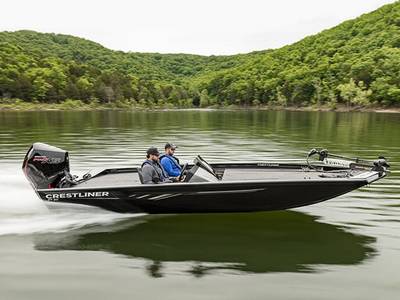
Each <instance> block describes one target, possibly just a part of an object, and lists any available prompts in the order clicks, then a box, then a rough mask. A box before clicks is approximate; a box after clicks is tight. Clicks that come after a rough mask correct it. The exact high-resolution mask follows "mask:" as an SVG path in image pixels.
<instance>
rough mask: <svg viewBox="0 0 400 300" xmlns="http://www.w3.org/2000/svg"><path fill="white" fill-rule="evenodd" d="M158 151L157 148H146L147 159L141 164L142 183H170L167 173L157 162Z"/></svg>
mask: <svg viewBox="0 0 400 300" xmlns="http://www.w3.org/2000/svg"><path fill="white" fill-rule="evenodd" d="M159 157H160V152H158V150H157V148H155V147H150V148H149V149H147V159H146V160H145V161H144V162H143V164H142V177H143V183H171V182H173V180H171V179H170V178H169V177H168V174H167V173H166V172H165V170H164V168H163V167H162V166H161V164H160V163H159V160H158V158H159Z"/></svg>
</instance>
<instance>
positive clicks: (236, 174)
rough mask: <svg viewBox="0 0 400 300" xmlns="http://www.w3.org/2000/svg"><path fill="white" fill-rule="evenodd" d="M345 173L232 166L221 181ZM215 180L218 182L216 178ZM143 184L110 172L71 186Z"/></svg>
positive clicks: (327, 177)
mask: <svg viewBox="0 0 400 300" xmlns="http://www.w3.org/2000/svg"><path fill="white" fill-rule="evenodd" d="M363 172H365V170H352V174H351V175H352V176H355V175H358V174H361V173H363ZM340 174H343V175H344V174H345V173H326V172H325V173H324V172H319V171H305V170H302V169H284V170H282V169H268V168H266V169H254V168H253V169H251V168H249V169H247V168H232V169H228V168H227V169H225V170H224V173H223V178H222V180H221V181H219V182H229V181H240V182H243V181H259V180H266V181H287V180H294V181H301V180H310V179H315V180H324V179H325V180H330V179H332V178H333V179H337V178H338V176H337V175H339V178H340V177H342V178H344V177H345V176H340ZM213 182H218V181H217V180H216V179H215V181H214V180H213ZM137 185H141V182H140V179H139V175H138V173H137V172H133V171H131V172H118V173H108V174H104V175H100V176H95V177H93V178H91V179H89V180H87V181H85V182H82V183H80V184H78V185H76V186H73V187H71V188H93V187H110V186H112V187H121V186H137Z"/></svg>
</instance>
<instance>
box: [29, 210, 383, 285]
mask: <svg viewBox="0 0 400 300" xmlns="http://www.w3.org/2000/svg"><path fill="white" fill-rule="evenodd" d="M374 242H375V239H374V238H371V237H367V236H362V235H357V234H354V233H350V232H348V231H345V230H344V229H342V228H339V227H337V226H334V225H330V224H325V223H320V222H318V221H317V218H316V217H313V216H310V215H306V214H303V213H300V212H295V211H281V212H269V213H252V214H208V215H207V214H195V215H168V216H166V215H158V216H157V215H151V216H150V215H147V216H144V217H141V218H136V219H130V220H128V221H123V222H120V223H118V224H115V225H113V226H111V227H110V226H108V227H102V226H98V227H93V228H89V229H87V230H85V229H83V230H82V229H81V230H79V231H75V232H74V231H71V232H69V233H68V234H67V235H66V234H51V235H48V234H47V235H45V236H43V235H42V236H39V237H37V238H36V241H35V243H36V249H39V250H91V251H93V250H98V251H106V252H111V253H115V254H122V255H125V256H128V257H133V258H144V259H145V260H146V263H145V269H146V271H147V272H148V273H149V274H150V275H151V276H153V277H162V276H164V275H167V274H168V272H169V271H171V270H170V266H171V263H181V264H182V263H183V269H184V272H187V273H189V274H193V275H194V276H197V277H200V276H203V275H206V274H210V273H212V272H215V271H217V270H218V271H219V272H229V273H232V272H233V271H234V272H237V273H239V274H240V273H243V272H245V273H266V272H317V271H318V269H317V268H316V265H319V266H320V265H353V264H359V263H362V262H363V261H364V260H365V259H367V258H369V257H371V256H373V255H374V254H375V250H374V249H373V247H371V244H372V243H374ZM181 266H182V265H181ZM179 269H181V267H180V268H179ZM319 270H320V268H319Z"/></svg>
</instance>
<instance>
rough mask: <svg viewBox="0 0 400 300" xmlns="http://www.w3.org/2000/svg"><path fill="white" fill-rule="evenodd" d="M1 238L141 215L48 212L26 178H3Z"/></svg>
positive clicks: (77, 209) (68, 210) (91, 210)
mask: <svg viewBox="0 0 400 300" xmlns="http://www.w3.org/2000/svg"><path fill="white" fill-rule="evenodd" d="M0 187H1V190H2V197H1V198H2V199H1V201H0V236H4V235H29V234H37V233H50V232H51V233H58V232H66V231H69V230H74V229H79V228H82V227H87V226H93V225H108V224H113V223H115V222H117V221H120V220H123V219H127V218H133V217H139V216H142V214H117V213H113V212H109V211H105V210H102V209H99V208H93V207H88V206H83V205H78V206H76V207H75V208H73V207H70V206H68V205H62V206H60V207H56V208H55V209H51V210H48V209H47V207H46V206H45V205H44V203H43V201H42V200H40V199H39V198H38V197H37V195H36V194H35V193H34V192H33V191H32V189H31V187H30V186H29V184H26V181H25V178H24V177H23V176H19V175H15V176H7V177H6V176H2V180H1V182H0ZM16 191H17V192H16Z"/></svg>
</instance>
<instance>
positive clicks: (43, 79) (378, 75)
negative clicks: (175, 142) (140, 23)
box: [0, 2, 400, 107]
mask: <svg viewBox="0 0 400 300" xmlns="http://www.w3.org/2000/svg"><path fill="white" fill-rule="evenodd" d="M0 98H3V99H5V98H19V99H23V100H25V101H36V102H52V103H57V102H60V101H64V100H66V99H79V100H82V101H83V102H86V103H125V104H129V105H130V104H138V105H144V106H154V105H157V106H181V107H191V106H203V107H204V106H210V105H217V104H224V105H229V104H239V105H259V104H279V105H304V106H306V105H310V104H318V105H319V104H330V105H332V106H334V105H336V103H338V102H339V103H345V104H348V105H361V106H364V105H369V104H385V105H387V104H389V105H394V104H400V2H396V3H394V4H390V5H386V6H383V7H382V8H380V9H378V10H376V11H374V12H372V13H369V14H366V15H363V16H361V17H359V18H357V19H354V20H350V21H346V22H344V23H342V24H340V25H339V26H337V27H335V28H332V29H329V30H325V31H323V32H321V33H319V34H317V35H314V36H310V37H307V38H305V39H303V40H301V41H299V42H297V43H295V44H293V45H289V46H285V47H283V48H280V49H276V50H267V51H260V52H253V53H249V54H242V55H233V56H200V55H187V54H157V53H124V52H121V51H112V50H109V49H106V48H104V47H102V46H101V45H99V44H97V43H94V42H91V41H88V40H85V39H81V38H77V37H72V36H68V35H58V34H43V33H38V32H33V31H17V32H0Z"/></svg>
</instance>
